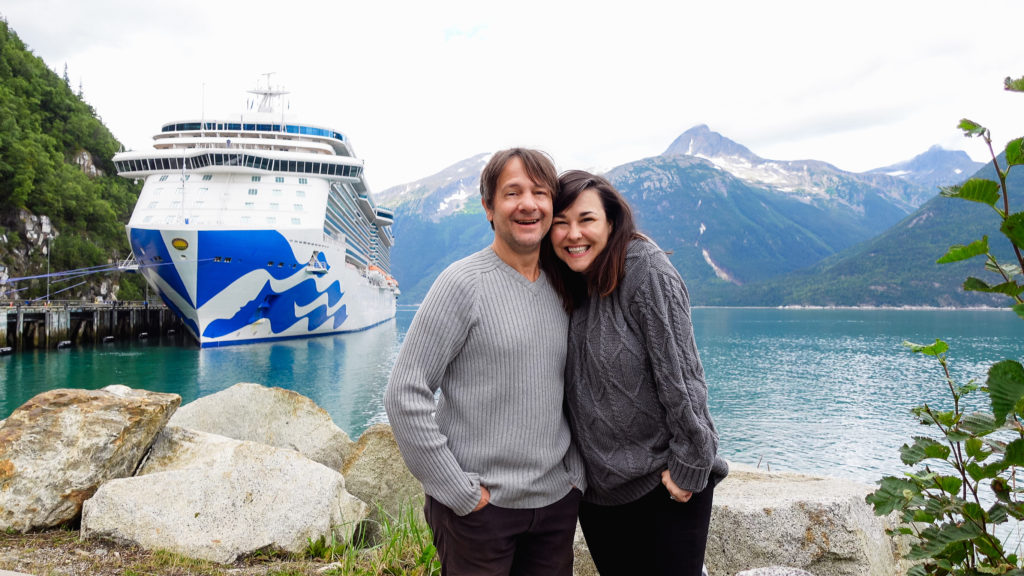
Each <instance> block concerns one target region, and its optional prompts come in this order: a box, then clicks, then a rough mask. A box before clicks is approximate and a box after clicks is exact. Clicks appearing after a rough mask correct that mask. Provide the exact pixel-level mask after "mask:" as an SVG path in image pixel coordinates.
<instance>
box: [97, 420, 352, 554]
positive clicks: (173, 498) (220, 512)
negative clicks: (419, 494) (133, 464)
mask: <svg viewBox="0 0 1024 576" xmlns="http://www.w3.org/2000/svg"><path fill="white" fill-rule="evenodd" d="M367 512H368V508H367V506H366V504H365V503H363V502H362V501H360V500H359V499H357V498H355V497H354V496H352V495H351V494H349V493H348V492H347V491H346V490H345V479H344V478H343V477H342V475H341V474H340V473H339V472H337V471H335V470H331V469H330V468H327V467H326V466H324V465H322V464H319V463H317V462H314V461H312V460H310V459H308V458H306V457H305V456H303V455H301V454H299V453H298V452H296V451H294V450H288V449H281V448H274V447H271V446H267V445H263V444H259V443H255V442H245V441H238V440H233V439H230V438H225V437H222V436H217V435H214V434H207V433H204V432H197V431H193V430H187V429H182V428H176V427H171V426H168V427H167V428H165V430H164V431H163V432H162V433H161V434H160V436H159V438H158V439H157V442H156V443H155V444H154V446H153V451H152V454H151V455H150V457H149V458H148V459H147V461H146V463H145V464H144V466H143V468H142V470H140V475H139V476H136V477H133V478H124V479H120V480H113V481H111V482H108V483H106V484H104V485H103V486H102V487H100V489H99V490H98V491H97V492H96V494H95V496H93V497H92V498H91V499H89V500H88V501H86V503H85V506H84V509H83V511H82V528H81V535H82V537H83V538H97V537H101V538H109V539H111V540H114V541H118V542H125V543H133V544H136V545H138V546H141V547H143V548H146V549H150V550H155V549H164V550H169V551H171V552H175V553H177V554H181V555H183V556H187V557H189V558H199V559H204V560H209V561H212V562H221V563H229V562H233V561H235V560H236V559H237V558H238V557H240V556H244V555H247V554H251V553H254V552H257V551H261V550H283V551H287V552H301V551H303V550H305V549H306V547H307V545H308V543H309V541H310V540H317V539H318V538H320V537H321V536H324V537H326V538H328V539H330V538H331V535H332V534H333V535H334V539H335V541H337V542H346V541H348V539H349V538H350V537H351V535H352V532H353V530H354V529H355V526H356V525H357V524H358V523H359V522H361V521H362V520H363V519H365V518H366V515H367Z"/></svg>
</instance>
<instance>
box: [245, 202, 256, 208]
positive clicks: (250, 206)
mask: <svg viewBox="0 0 1024 576" xmlns="http://www.w3.org/2000/svg"><path fill="white" fill-rule="evenodd" d="M245 207H246V208H255V207H256V203H255V202H246V203H245Z"/></svg>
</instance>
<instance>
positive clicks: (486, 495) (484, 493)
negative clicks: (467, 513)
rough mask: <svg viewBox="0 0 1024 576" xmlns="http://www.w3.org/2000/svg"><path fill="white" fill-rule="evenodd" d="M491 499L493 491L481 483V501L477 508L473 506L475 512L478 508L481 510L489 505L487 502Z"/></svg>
mask: <svg viewBox="0 0 1024 576" xmlns="http://www.w3.org/2000/svg"><path fill="white" fill-rule="evenodd" d="M490 501H491V491H490V490H488V489H487V486H484V485H483V484H481V485H480V502H478V503H477V505H476V508H473V512H476V511H477V510H480V509H481V508H483V507H484V506H487V503H488V502H490Z"/></svg>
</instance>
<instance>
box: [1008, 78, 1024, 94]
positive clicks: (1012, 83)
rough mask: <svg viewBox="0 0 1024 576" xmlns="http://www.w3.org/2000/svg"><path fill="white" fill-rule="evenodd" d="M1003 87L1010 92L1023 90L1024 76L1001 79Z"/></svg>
mask: <svg viewBox="0 0 1024 576" xmlns="http://www.w3.org/2000/svg"><path fill="white" fill-rule="evenodd" d="M1003 89H1004V90H1009V91H1010V92H1024V78H1011V77H1009V76H1007V77H1006V79H1005V80H1003Z"/></svg>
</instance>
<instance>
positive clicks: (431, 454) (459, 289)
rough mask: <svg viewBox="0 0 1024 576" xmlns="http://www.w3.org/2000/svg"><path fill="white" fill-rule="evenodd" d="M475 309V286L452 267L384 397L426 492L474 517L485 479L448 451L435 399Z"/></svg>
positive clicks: (425, 308)
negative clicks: (437, 418) (436, 410)
mask: <svg viewBox="0 0 1024 576" xmlns="http://www.w3.org/2000/svg"><path fill="white" fill-rule="evenodd" d="M474 310H475V294H474V290H472V282H471V281H470V280H469V279H467V278H466V276H465V275H464V274H459V273H456V272H455V271H453V270H452V269H451V268H449V269H448V270H446V271H445V272H444V273H442V274H441V275H440V276H439V277H438V279H437V281H436V282H435V283H434V285H433V286H432V287H431V288H430V291H429V292H428V293H427V296H426V298H425V299H424V301H423V304H422V305H421V306H420V308H419V310H417V312H416V316H415V317H414V318H413V321H412V324H411V325H410V326H409V330H408V332H407V333H406V336H405V340H404V342H403V343H402V347H401V349H400V350H399V353H398V358H397V360H396V361H395V366H394V368H393V369H392V371H391V377H390V379H389V380H388V386H387V390H386V392H385V394H384V408H385V410H386V411H387V415H388V421H389V422H390V423H391V427H392V429H393V430H394V433H395V440H396V441H397V442H398V448H399V450H400V451H401V453H402V457H403V459H404V460H405V463H406V465H407V466H408V467H409V470H410V472H412V474H413V476H415V477H416V478H417V479H418V480H419V481H420V482H422V483H423V490H424V492H426V493H427V494H429V495H430V496H431V497H433V498H435V499H437V500H438V501H439V502H441V503H442V504H444V505H445V506H447V507H449V508H451V509H452V510H453V511H454V512H455V513H456V514H458V515H465V514H468V513H470V512H471V511H472V510H473V508H474V507H476V505H477V503H478V502H479V501H480V497H481V490H480V478H479V475H478V474H475V473H472V472H470V471H465V470H463V469H462V467H461V466H460V465H459V463H458V462H457V461H456V459H455V456H454V454H453V453H452V451H451V449H450V448H449V447H448V439H447V438H446V437H445V436H444V434H442V433H441V431H440V429H439V428H438V425H437V422H436V420H435V419H434V411H435V407H436V402H435V399H434V394H435V393H436V392H437V390H438V389H439V388H440V386H441V382H442V378H443V376H444V374H445V371H446V369H447V368H448V365H449V364H450V363H451V361H452V360H453V359H454V358H455V357H456V356H457V355H458V354H459V351H460V350H461V348H462V346H463V344H464V343H465V341H466V337H467V336H468V334H469V331H470V329H471V327H472V323H473V320H472V318H473V311H474ZM442 393H443V391H442Z"/></svg>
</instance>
